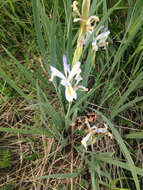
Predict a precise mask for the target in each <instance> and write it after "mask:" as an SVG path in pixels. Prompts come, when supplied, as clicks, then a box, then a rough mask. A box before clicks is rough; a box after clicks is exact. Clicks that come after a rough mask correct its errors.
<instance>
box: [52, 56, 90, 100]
mask: <svg viewBox="0 0 143 190" xmlns="http://www.w3.org/2000/svg"><path fill="white" fill-rule="evenodd" d="M63 64H64V73H65V75H64V74H63V73H61V72H60V71H58V70H57V69H56V68H55V67H53V66H51V72H52V75H51V78H50V81H53V79H54V77H59V78H60V79H61V82H60V84H61V85H63V86H65V88H66V89H65V97H66V99H67V101H68V102H72V101H73V99H77V93H76V90H78V89H81V90H84V91H87V90H88V89H87V88H85V87H84V86H81V85H79V86H78V83H79V82H80V81H81V80H82V77H81V76H80V73H81V69H80V62H79V61H78V62H77V63H76V64H75V65H74V66H73V68H72V69H71V70H70V65H69V64H67V58H66V56H65V55H64V56H63ZM73 79H75V81H76V82H75V85H74V86H73V87H72V82H73Z"/></svg>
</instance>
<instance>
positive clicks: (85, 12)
mask: <svg viewBox="0 0 143 190" xmlns="http://www.w3.org/2000/svg"><path fill="white" fill-rule="evenodd" d="M75 2H76V1H74V2H73V4H74V3H75ZM76 5H77V4H76ZM89 7H90V0H83V3H82V13H81V16H80V14H78V16H80V18H78V19H76V21H81V22H80V29H79V37H78V40H77V47H76V49H75V52H74V56H73V61H72V67H73V66H74V65H75V63H76V62H77V61H79V59H80V56H81V54H82V49H83V45H84V37H85V34H86V31H87V20H88V15H89ZM77 9H78V8H77ZM73 11H75V10H74V9H73ZM76 12H77V11H76ZM78 12H79V11H78Z"/></svg>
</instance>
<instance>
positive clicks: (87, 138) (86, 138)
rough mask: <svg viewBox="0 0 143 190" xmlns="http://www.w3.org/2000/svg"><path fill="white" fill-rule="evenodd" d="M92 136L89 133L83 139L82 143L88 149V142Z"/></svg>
mask: <svg viewBox="0 0 143 190" xmlns="http://www.w3.org/2000/svg"><path fill="white" fill-rule="evenodd" d="M90 137H91V133H88V134H87V135H86V137H84V138H83V139H82V141H81V144H82V145H83V146H84V148H85V149H86V150H87V142H88V141H89V139H90Z"/></svg>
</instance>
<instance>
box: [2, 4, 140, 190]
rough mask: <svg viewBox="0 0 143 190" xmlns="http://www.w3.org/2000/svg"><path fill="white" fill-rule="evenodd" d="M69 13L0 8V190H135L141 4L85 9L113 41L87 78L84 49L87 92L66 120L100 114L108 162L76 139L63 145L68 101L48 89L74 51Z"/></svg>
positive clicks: (59, 8) (53, 8)
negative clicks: (54, 71) (108, 135)
mask: <svg viewBox="0 0 143 190" xmlns="http://www.w3.org/2000/svg"><path fill="white" fill-rule="evenodd" d="M71 4H72V2H71V1H69V0H67V1H56V0H55V1H46V0H43V1H36V2H35V1H34V0H33V1H28V0H25V1H21V0H8V1H5V0H1V2H0V8H1V9H0V23H1V24H0V42H1V43H0V44H1V45H0V64H1V67H0V96H1V98H0V131H1V133H0V169H1V170H0V176H1V179H0V188H1V189H8V190H10V189H40V188H41V189H54V188H55V189H58V190H60V189H73V190H75V189H76V190H78V189H79V190H83V189H89V190H90V189H105V190H106V189H131V190H134V189H142V187H143V181H142V176H143V170H142V162H143V155H142V149H143V143H142V138H143V101H142V100H143V60H142V56H143V53H142V49H143V32H142V25H143V12H142V10H143V2H142V0H138V1H133V0H129V1H126V2H125V1H123V0H121V1H101V0H99V1H98V0H93V1H92V4H91V9H90V15H93V14H96V15H98V16H99V17H100V19H101V21H100V24H105V25H106V26H108V28H109V30H110V32H111V35H110V39H109V46H108V48H107V50H106V51H103V50H100V51H98V52H97V54H96V60H95V65H93V67H92V72H91V73H90V74H89V70H90V69H89V64H90V57H91V54H90V49H91V47H90V46H88V45H87V46H86V47H85V50H84V53H83V55H82V56H81V60H80V61H81V62H82V69H83V70H84V73H83V75H84V81H83V83H84V85H87V86H88V88H89V89H91V91H89V93H88V94H86V95H84V96H82V95H83V94H81V95H80V97H82V98H79V99H78V100H77V102H76V103H75V104H74V105H73V107H72V108H71V110H70V113H69V116H70V115H72V113H75V115H74V116H75V118H76V116H79V115H84V114H85V113H87V112H93V111H99V114H101V115H102V118H103V120H104V121H105V122H106V123H107V124H108V125H109V128H110V130H111V131H112V133H113V134H114V140H113V141H112V142H110V141H109V144H110V146H111V147H112V149H109V151H107V152H103V151H101V150H98V151H95V152H93V151H88V152H85V151H83V147H82V146H80V145H79V142H77V141H76V139H75V138H74V135H72V136H66V134H65V131H64V125H65V127H67V126H68V125H69V124H68V122H67V123H65V124H64V121H63V120H61V115H62V114H61V113H63V114H64V113H66V110H67V107H66V106H65V100H63V97H62V94H59V92H58V97H57V95H56V92H57V91H55V89H54V88H53V86H52V85H51V84H50V83H49V82H48V79H49V77H50V76H49V66H50V65H51V64H52V65H56V67H58V69H60V68H61V65H62V55H63V54H66V55H67V57H68V60H69V61H71V60H72V56H73V52H74V49H75V47H76V40H77V37H78V29H79V24H78V23H76V24H75V23H72V19H73V17H74V16H75V15H74V14H73V13H72V10H71ZM81 4H82V0H80V1H79V7H81ZM63 7H64V8H63ZM57 62H58V63H59V64H58V63H57ZM88 75H90V76H89V77H87V76H88ZM59 98H60V99H59ZM62 100H63V101H62ZM63 102H64V103H63ZM83 102H84V103H83ZM52 106H53V107H52ZM76 114H77V115H76ZM75 136H76V137H77V134H76V133H75ZM103 142H104V141H103ZM105 144H106V143H105ZM71 145H72V146H71ZM103 163H104V164H103Z"/></svg>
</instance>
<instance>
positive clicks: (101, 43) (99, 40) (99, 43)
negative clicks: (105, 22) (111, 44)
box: [92, 26, 110, 51]
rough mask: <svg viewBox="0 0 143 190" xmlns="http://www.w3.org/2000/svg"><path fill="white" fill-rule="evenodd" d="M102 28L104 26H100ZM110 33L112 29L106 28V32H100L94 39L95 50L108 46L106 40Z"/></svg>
mask: <svg viewBox="0 0 143 190" xmlns="http://www.w3.org/2000/svg"><path fill="white" fill-rule="evenodd" d="M102 28H104V26H101V27H100V29H102ZM109 34H110V31H109V30H107V29H105V31H104V32H102V33H101V34H99V35H98V36H96V37H95V38H94V39H93V42H92V47H93V49H94V50H95V51H98V47H104V49H105V48H106V46H107V45H108V42H106V40H107V38H108V36H109Z"/></svg>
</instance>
